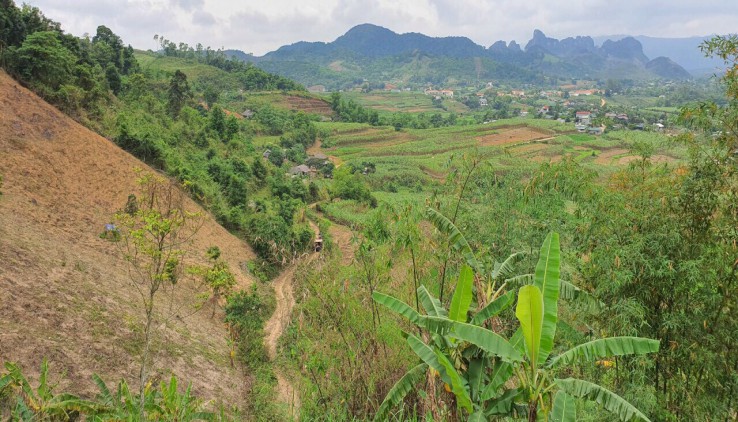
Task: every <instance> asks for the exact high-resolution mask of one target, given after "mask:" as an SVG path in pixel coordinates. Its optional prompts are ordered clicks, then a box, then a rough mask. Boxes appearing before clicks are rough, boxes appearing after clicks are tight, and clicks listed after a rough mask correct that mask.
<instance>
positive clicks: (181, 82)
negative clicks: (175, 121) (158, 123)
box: [169, 69, 192, 118]
mask: <svg viewBox="0 0 738 422" xmlns="http://www.w3.org/2000/svg"><path fill="white" fill-rule="evenodd" d="M191 97H192V92H191V91H190V85H189V83H187V75H185V74H184V73H183V72H182V71H181V70H179V69H177V71H176V72H174V75H173V76H172V79H171V80H170V81H169V113H170V114H171V115H172V117H175V118H176V117H177V116H179V112H180V110H182V107H184V105H185V103H186V102H187V100H189V99H190V98H191Z"/></svg>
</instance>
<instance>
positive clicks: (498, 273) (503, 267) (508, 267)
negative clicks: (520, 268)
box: [492, 252, 526, 280]
mask: <svg viewBox="0 0 738 422" xmlns="http://www.w3.org/2000/svg"><path fill="white" fill-rule="evenodd" d="M525 254H526V252H515V253H514V254H512V255H510V256H508V257H507V258H506V259H505V260H504V261H503V262H501V263H500V262H495V265H494V269H493V270H492V279H493V280H497V279H500V278H501V279H506V278H508V276H509V275H510V274H512V272H513V265H514V264H515V262H517V261H518V260H519V259H520V257H522V256H523V255H525Z"/></svg>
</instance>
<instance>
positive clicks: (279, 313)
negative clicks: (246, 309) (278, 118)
mask: <svg viewBox="0 0 738 422" xmlns="http://www.w3.org/2000/svg"><path fill="white" fill-rule="evenodd" d="M320 151H321V144H320V141H317V142H316V145H314V146H312V147H311V148H310V149H308V152H309V153H310V154H315V153H316V152H320ZM328 158H329V159H330V160H331V161H333V162H334V163H335V164H336V166H338V165H340V159H338V158H337V157H333V156H329V157H328ZM309 207H311V208H315V204H310V205H309ZM321 216H322V214H321ZM307 221H308V224H310V228H312V229H313V231H314V232H315V234H316V236H317V235H318V234H320V229H319V228H318V226H317V225H316V224H315V223H314V222H313V221H312V220H309V219H308V220H307ZM329 232H330V235H331V237H332V239H333V242H334V243H335V244H336V245H337V246H338V248H339V249H340V251H341V262H342V264H343V265H350V264H351V263H352V262H353V260H354V250H353V247H352V246H351V238H352V236H353V234H352V232H351V230H350V229H349V228H348V227H344V226H341V225H338V224H335V223H333V224H332V225H331V227H330V229H329ZM319 255H320V254H319V253H318V252H313V253H310V254H306V255H303V256H302V257H300V258H298V259H297V260H296V261H295V262H294V263H292V264H291V265H290V266H289V267H288V268H286V269H285V270H284V271H283V272H282V273H281V274H280V275H279V276H278V277H277V278H276V279H275V280H274V282H273V283H272V286H273V287H274V295H275V298H276V302H277V303H276V308H275V309H274V313H273V314H272V316H271V317H270V318H269V320H268V321H267V322H266V324H264V343H265V344H266V348H267V355H268V356H269V360H270V361H272V362H274V360H275V359H276V357H277V344H278V343H279V339H280V338H281V337H282V334H283V333H284V330H285V329H286V328H287V325H288V324H289V323H290V320H291V317H292V309H293V308H294V307H295V296H294V293H293V290H292V282H293V280H294V278H295V270H296V269H297V265H298V264H299V263H300V262H301V261H304V260H307V262H308V263H309V262H312V261H313V260H314V259H316V258H317V257H318V256H319ZM273 369H274V374H275V376H276V378H277V398H278V400H279V401H280V402H282V403H284V404H286V405H287V406H288V409H289V415H290V417H291V419H292V420H295V421H296V420H299V419H300V393H299V391H297V390H296V389H295V386H294V385H293V384H292V383H291V382H290V380H288V379H287V378H286V377H285V376H284V374H283V373H282V372H281V371H280V369H279V368H276V367H275V368H273Z"/></svg>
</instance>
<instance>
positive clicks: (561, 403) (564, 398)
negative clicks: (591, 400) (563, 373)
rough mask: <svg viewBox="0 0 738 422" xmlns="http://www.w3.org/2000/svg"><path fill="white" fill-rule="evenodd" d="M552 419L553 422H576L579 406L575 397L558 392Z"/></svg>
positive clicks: (555, 397) (552, 410)
mask: <svg viewBox="0 0 738 422" xmlns="http://www.w3.org/2000/svg"><path fill="white" fill-rule="evenodd" d="M551 419H552V420H553V422H576V420H577V404H576V402H575V400H574V397H572V396H570V395H568V394H566V393H565V392H563V391H557V392H556V395H555V396H554V404H553V409H551Z"/></svg>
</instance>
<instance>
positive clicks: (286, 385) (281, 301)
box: [264, 220, 320, 420]
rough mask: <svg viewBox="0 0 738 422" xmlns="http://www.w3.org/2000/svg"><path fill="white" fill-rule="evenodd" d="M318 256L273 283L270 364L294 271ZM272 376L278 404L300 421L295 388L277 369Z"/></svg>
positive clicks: (286, 315)
mask: <svg viewBox="0 0 738 422" xmlns="http://www.w3.org/2000/svg"><path fill="white" fill-rule="evenodd" d="M308 224H310V227H311V228H312V229H313V231H315V233H316V234H318V233H320V230H319V229H318V226H317V225H316V224H315V223H313V222H312V221H311V220H308ZM317 256H318V254H317V253H311V254H309V255H307V256H305V257H303V258H300V260H298V261H296V262H295V263H293V264H292V265H290V266H289V267H288V268H287V269H285V270H284V271H283V272H282V274H280V275H279V277H277V278H276V279H275V280H274V282H273V284H272V285H273V287H274V295H275V299H276V302H277V306H276V308H275V310H274V313H273V314H272V316H271V318H269V320H268V321H267V322H266V324H265V325H264V343H265V344H266V347H267V355H268V356H269V360H271V361H272V362H273V361H274V359H275V358H276V357H277V344H278V343H279V339H280V337H282V334H283V333H284V330H285V329H286V328H287V325H288V324H289V323H290V319H291V316H292V309H293V308H294V307H295V296H294V293H293V290H292V281H293V280H294V278H295V270H296V269H297V265H298V263H299V262H300V261H301V260H305V259H307V261H308V262H310V261H312V260H313V259H315V258H316V257H317ZM274 374H275V375H276V377H277V398H278V400H279V401H280V402H282V403H285V404H286V405H287V406H288V409H289V414H290V417H291V419H292V420H299V419H300V394H299V392H298V391H297V390H296V389H295V386H294V385H292V383H291V382H290V381H289V380H288V379H287V378H286V377H285V376H284V375H283V374H282V372H281V371H280V370H279V368H274Z"/></svg>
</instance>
